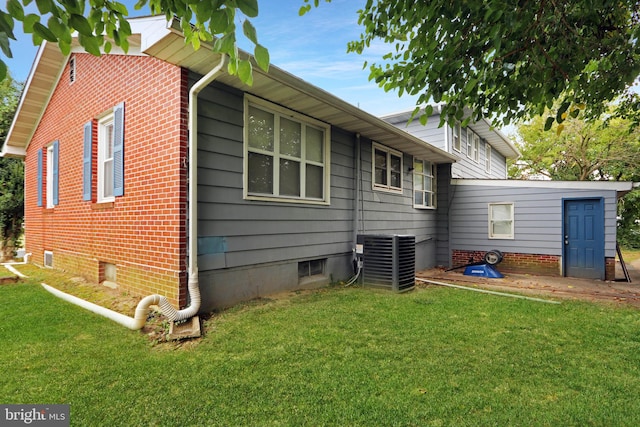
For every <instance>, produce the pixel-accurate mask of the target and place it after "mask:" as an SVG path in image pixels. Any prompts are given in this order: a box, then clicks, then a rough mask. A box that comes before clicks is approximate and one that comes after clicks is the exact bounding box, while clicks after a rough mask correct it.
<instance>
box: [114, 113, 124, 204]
mask: <svg viewBox="0 0 640 427" xmlns="http://www.w3.org/2000/svg"><path fill="white" fill-rule="evenodd" d="M113 195H114V196H116V197H117V196H122V195H124V102H123V103H120V104H118V105H116V106H115V107H114V108H113Z"/></svg>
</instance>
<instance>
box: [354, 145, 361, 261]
mask: <svg viewBox="0 0 640 427" xmlns="http://www.w3.org/2000/svg"><path fill="white" fill-rule="evenodd" d="M354 148H355V149H354V153H353V154H354V156H353V157H354V160H355V167H354V168H353V170H354V171H355V177H354V178H355V179H354V180H355V193H356V194H355V197H354V204H353V245H354V255H355V248H356V245H357V243H358V232H359V231H360V134H359V133H356V139H355V147H354Z"/></svg>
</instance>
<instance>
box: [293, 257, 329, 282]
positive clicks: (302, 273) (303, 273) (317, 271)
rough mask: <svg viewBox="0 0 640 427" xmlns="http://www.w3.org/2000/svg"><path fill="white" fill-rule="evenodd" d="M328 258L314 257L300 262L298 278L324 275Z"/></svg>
mask: <svg viewBox="0 0 640 427" xmlns="http://www.w3.org/2000/svg"><path fill="white" fill-rule="evenodd" d="M325 262H326V259H324V258H323V259H312V260H309V261H302V262H299V263H298V278H300V279H303V278H305V277H311V276H320V275H324V265H325Z"/></svg>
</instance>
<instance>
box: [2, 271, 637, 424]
mask: <svg viewBox="0 0 640 427" xmlns="http://www.w3.org/2000/svg"><path fill="white" fill-rule="evenodd" d="M41 279H42V277H38V278H37V280H32V281H31V282H26V283H23V284H18V285H5V286H0V301H1V302H0V307H1V310H0V313H1V314H2V321H1V322H0V342H1V343H2V351H1V352H0V372H2V375H0V402H1V403H32V404H35V403H48V404H55V403H67V404H70V405H71V423H72V425H78V426H97V425H110V426H137V425H140V426H152V425H154V426H155V425H158V426H164V425H166V426H178V425H180V426H205V425H225V426H235V425H250V426H264V425H266V426H269V425H278V426H281V425H294V426H298V425H310V426H320V425H339V426H344V425H361V426H378V425H384V426H390V425H399V426H406V425H415V426H451V425H454V426H464V425H474V426H475V425H481V426H487V425H496V426H587V425H593V426H614V425H615V426H625V425H626V426H637V425H640V399H638V396H640V312H639V311H638V310H634V309H628V308H619V307H618V308H616V307H613V306H607V305H595V304H589V303H581V302H566V301H563V303H562V304H560V305H553V304H544V303H539V302H532V301H527V300H518V299H511V298H503V297H497V296H492V295H484V294H478V293H475V292H467V291H462V290H457V289H448V288H438V287H432V288H421V289H418V290H416V291H414V292H410V293H406V294H400V295H398V294H393V293H388V292H382V291H373V290H367V289H360V288H346V289H345V288H337V287H336V288H329V289H324V290H320V291H316V292H305V293H300V294H298V295H293V296H292V297H291V298H288V299H280V300H263V301H257V302H252V303H248V304H244V305H240V306H237V307H235V308H233V309H230V310H227V311H224V312H222V313H219V314H216V315H214V316H213V317H211V318H209V319H208V320H206V321H205V324H204V329H205V330H206V335H205V336H204V338H202V339H201V340H199V341H197V342H191V343H188V344H184V345H182V346H169V345H166V344H165V345H153V344H152V343H151V342H150V340H149V338H148V337H147V336H146V335H144V334H143V333H141V332H132V331H129V330H127V329H125V328H123V327H121V326H119V325H117V324H115V323H113V322H111V321H109V320H107V319H104V318H101V317H99V316H97V315H94V314H92V313H89V312H86V311H84V310H83V309H81V308H78V307H75V306H72V305H70V304H68V303H66V302H64V301H61V300H59V299H57V298H55V297H54V296H52V295H50V294H49V293H47V292H46V291H44V290H43V289H42V288H41V287H40V286H39V284H38V281H39V280H41ZM52 280H54V281H56V280H58V281H59V280H60V279H59V278H58V279H52Z"/></svg>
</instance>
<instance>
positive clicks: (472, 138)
mask: <svg viewBox="0 0 640 427" xmlns="http://www.w3.org/2000/svg"><path fill="white" fill-rule="evenodd" d="M467 157H469V158H470V159H472V160H473V161H474V162H476V163H477V162H478V161H479V160H480V136H479V135H478V134H477V133H475V132H474V131H472V130H470V129H467Z"/></svg>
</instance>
